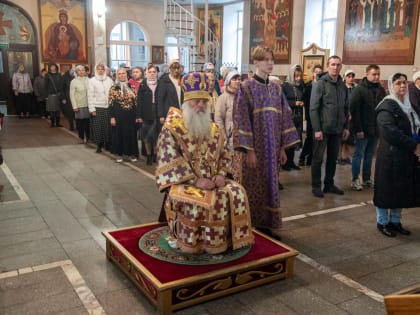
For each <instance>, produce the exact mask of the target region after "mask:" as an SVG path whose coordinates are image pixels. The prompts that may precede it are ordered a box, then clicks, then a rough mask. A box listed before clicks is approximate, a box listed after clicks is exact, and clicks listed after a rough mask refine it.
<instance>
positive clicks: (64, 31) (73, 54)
mask: <svg viewBox="0 0 420 315" xmlns="http://www.w3.org/2000/svg"><path fill="white" fill-rule="evenodd" d="M58 17H59V19H60V22H57V23H54V24H52V25H51V26H49V27H48V29H47V31H46V32H45V37H46V38H47V39H48V42H47V49H46V52H45V53H46V55H47V57H48V58H51V59H52V60H60V59H71V60H79V59H83V57H84V56H83V40H82V34H81V32H80V31H79V30H78V29H77V27H76V26H75V25H73V24H70V23H68V20H69V17H68V14H67V11H66V10H60V11H59V15H58Z"/></svg>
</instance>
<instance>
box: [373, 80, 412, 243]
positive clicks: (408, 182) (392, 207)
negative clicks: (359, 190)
mask: <svg viewBox="0 0 420 315" xmlns="http://www.w3.org/2000/svg"><path fill="white" fill-rule="evenodd" d="M388 88H389V92H390V95H388V96H386V97H385V98H384V99H383V100H382V102H381V103H379V104H378V106H377V108H376V112H377V117H376V122H377V127H378V132H379V148H378V153H377V158H376V164H375V186H374V196H373V203H374V205H375V207H376V218H377V228H378V230H379V231H380V232H381V233H382V234H384V235H385V236H388V237H394V236H396V235H397V233H399V234H403V235H410V234H411V232H410V231H408V230H407V229H405V228H403V226H402V225H401V210H402V208H411V207H418V206H420V204H419V201H420V200H419V197H418V195H419V191H418V187H419V183H418V180H419V178H417V177H418V176H416V175H415V174H416V172H417V174H418V170H419V161H420V141H419V129H420V119H419V116H418V115H417V114H416V112H415V111H414V110H413V108H412V107H411V104H410V101H409V97H408V89H407V76H406V75H405V74H403V73H395V74H393V75H391V76H390V78H389V80H388ZM416 181H417V184H416ZM416 187H417V188H416ZM416 199H417V200H416Z"/></svg>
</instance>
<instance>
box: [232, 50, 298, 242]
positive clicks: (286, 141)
mask: <svg viewBox="0 0 420 315" xmlns="http://www.w3.org/2000/svg"><path fill="white" fill-rule="evenodd" d="M252 59H253V62H254V66H255V69H256V70H255V74H254V77H253V79H251V80H249V79H248V80H245V81H244V82H242V84H241V87H240V89H239V90H238V92H237V93H236V96H235V100H234V106H233V124H234V128H233V146H234V149H235V155H236V156H235V158H234V159H233V165H234V166H233V173H234V174H235V176H237V178H235V179H236V180H237V181H239V182H240V183H241V184H242V185H243V186H244V187H245V189H246V192H247V194H248V199H249V205H250V208H251V219H252V225H253V226H255V227H256V228H257V229H259V230H260V231H262V232H263V233H266V234H268V235H270V236H272V237H275V238H279V235H278V231H279V229H280V228H281V226H282V216H281V209H280V193H279V166H280V165H284V164H285V163H286V161H287V156H286V153H285V149H286V148H289V147H292V146H294V145H296V144H297V143H298V142H300V140H299V135H298V133H297V131H296V128H295V126H294V124H293V119H292V116H291V110H290V108H289V105H288V104H287V101H286V98H285V97H284V96H283V93H282V89H281V87H280V84H278V83H276V82H272V81H269V79H268V76H269V74H270V73H271V71H272V70H273V65H274V55H273V51H272V50H271V49H270V48H266V47H265V48H263V47H256V48H255V49H254V52H253V55H252ZM238 155H242V158H237V156H238Z"/></svg>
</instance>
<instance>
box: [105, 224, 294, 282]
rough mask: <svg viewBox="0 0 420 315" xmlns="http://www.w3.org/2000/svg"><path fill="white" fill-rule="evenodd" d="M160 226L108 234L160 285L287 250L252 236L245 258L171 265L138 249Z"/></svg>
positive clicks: (155, 225)
mask: <svg viewBox="0 0 420 315" xmlns="http://www.w3.org/2000/svg"><path fill="white" fill-rule="evenodd" d="M159 226H161V224H154V225H149V226H142V227H136V228H132V229H127V230H123V231H115V232H110V233H109V234H111V235H112V237H114V238H115V239H116V240H117V241H118V242H119V243H120V244H121V245H122V246H123V247H124V248H125V249H126V250H127V251H128V252H129V253H130V254H131V255H133V256H134V257H135V258H136V259H137V260H138V261H139V262H140V263H141V264H142V265H143V266H144V267H145V268H146V269H148V270H149V271H150V272H151V273H152V274H153V275H154V276H155V277H156V278H157V279H158V280H159V281H160V282H161V283H163V284H164V283H167V282H172V281H176V280H180V279H183V278H187V277H192V276H196V275H200V274H203V273H207V272H211V271H216V270H220V269H224V268H227V267H230V266H233V265H238V264H242V263H246V262H250V261H254V260H257V259H260V258H265V257H270V256H274V255H278V254H282V253H286V252H288V251H289V250H288V249H287V248H284V247H282V246H280V245H278V244H276V243H274V242H272V241H270V240H268V239H266V238H264V237H262V236H260V235H259V234H254V236H255V244H254V245H253V246H252V248H251V250H250V251H249V253H248V254H246V255H245V256H243V257H241V258H239V259H237V260H234V261H231V262H226V263H221V264H215V265H206V266H189V265H177V264H171V263H168V262H165V261H161V260H158V259H155V258H153V257H151V256H149V255H147V254H145V253H144V252H142V251H141V250H140V249H139V246H138V243H139V239H140V237H141V236H142V235H143V234H144V233H146V232H148V231H150V230H153V229H155V228H157V227H159Z"/></svg>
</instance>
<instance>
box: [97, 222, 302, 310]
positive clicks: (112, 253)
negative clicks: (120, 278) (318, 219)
mask: <svg viewBox="0 0 420 315" xmlns="http://www.w3.org/2000/svg"><path fill="white" fill-rule="evenodd" d="M159 226H161V224H159V223H150V224H145V225H138V226H132V227H128V228H123V229H118V230H114V231H108V232H103V233H102V234H103V235H104V237H105V238H106V255H107V258H108V259H109V260H111V261H112V262H114V263H115V264H116V265H117V266H118V267H119V268H120V269H121V270H122V271H124V273H125V274H126V275H127V276H128V277H129V278H130V279H131V280H132V281H133V282H134V283H135V284H136V286H137V287H138V288H139V289H140V290H141V291H142V292H143V293H144V294H145V295H146V296H147V297H148V298H149V300H150V301H151V302H152V303H153V304H155V305H156V307H157V308H158V309H159V311H160V312H161V313H162V314H165V315H166V314H170V313H172V312H173V311H176V310H178V309H182V308H185V307H189V306H192V305H195V304H199V303H202V302H204V301H208V300H212V299H215V298H218V297H222V296H225V295H228V294H232V293H236V292H240V291H243V290H246V289H249V288H253V287H256V286H259V285H262V284H265V283H269V282H273V281H276V280H280V279H284V278H287V277H290V276H292V274H293V267H294V259H295V257H296V256H297V255H298V252H297V251H296V250H294V249H292V248H290V247H288V246H287V245H285V244H283V243H280V242H278V241H276V240H273V239H271V238H269V237H267V236H265V235H263V234H261V233H259V232H258V231H255V230H254V231H253V233H254V235H255V244H254V246H253V247H252V248H251V250H250V251H249V252H248V253H247V254H246V255H245V256H243V257H241V258H239V259H237V260H235V261H232V262H227V263H221V264H217V265H207V266H186V265H178V264H172V263H168V262H164V261H161V260H157V259H155V258H153V257H150V256H149V255H147V254H145V253H143V252H142V251H141V250H140V249H139V248H138V245H136V244H138V241H139V239H140V237H141V236H142V235H143V234H144V233H146V232H148V231H150V230H153V229H155V228H157V227H159Z"/></svg>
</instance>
